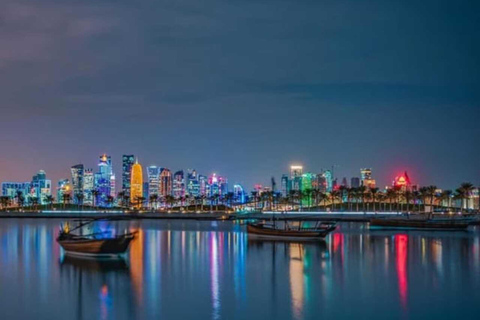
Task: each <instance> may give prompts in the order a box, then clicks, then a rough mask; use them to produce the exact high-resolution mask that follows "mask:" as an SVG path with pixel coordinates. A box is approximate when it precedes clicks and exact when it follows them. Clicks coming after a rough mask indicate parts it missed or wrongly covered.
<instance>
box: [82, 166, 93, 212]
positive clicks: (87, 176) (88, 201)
mask: <svg viewBox="0 0 480 320" xmlns="http://www.w3.org/2000/svg"><path fill="white" fill-rule="evenodd" d="M94 188H95V181H94V175H93V170H92V169H86V170H85V171H84V173H83V205H87V206H93V190H94Z"/></svg>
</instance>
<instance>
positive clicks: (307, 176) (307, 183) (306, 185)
mask: <svg viewBox="0 0 480 320" xmlns="http://www.w3.org/2000/svg"><path fill="white" fill-rule="evenodd" d="M314 179H315V175H314V174H313V173H310V172H306V173H304V174H302V190H308V189H310V190H312V189H313V180H314Z"/></svg>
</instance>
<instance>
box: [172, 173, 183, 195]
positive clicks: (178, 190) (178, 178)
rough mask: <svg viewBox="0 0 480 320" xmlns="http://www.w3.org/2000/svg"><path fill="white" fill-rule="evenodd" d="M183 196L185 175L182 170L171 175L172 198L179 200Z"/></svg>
mask: <svg viewBox="0 0 480 320" xmlns="http://www.w3.org/2000/svg"><path fill="white" fill-rule="evenodd" d="M184 196H185V174H184V172H183V170H180V171H177V172H175V174H174V175H173V197H174V198H175V199H179V198H182V197H184Z"/></svg>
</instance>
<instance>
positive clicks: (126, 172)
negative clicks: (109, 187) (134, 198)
mask: <svg viewBox="0 0 480 320" xmlns="http://www.w3.org/2000/svg"><path fill="white" fill-rule="evenodd" d="M134 163H135V156H134V155H133V154H124V155H123V156H122V191H123V192H124V193H125V195H126V196H128V197H130V182H131V180H132V166H133V164H134Z"/></svg>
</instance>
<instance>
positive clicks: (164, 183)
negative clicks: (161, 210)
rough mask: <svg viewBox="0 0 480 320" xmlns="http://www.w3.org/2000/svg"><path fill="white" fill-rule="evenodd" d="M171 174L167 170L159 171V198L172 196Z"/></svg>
mask: <svg viewBox="0 0 480 320" xmlns="http://www.w3.org/2000/svg"><path fill="white" fill-rule="evenodd" d="M172 184H173V182H172V172H171V171H170V170H169V169H167V168H162V169H160V197H162V198H163V199H164V200H165V197H166V196H171V195H172Z"/></svg>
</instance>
